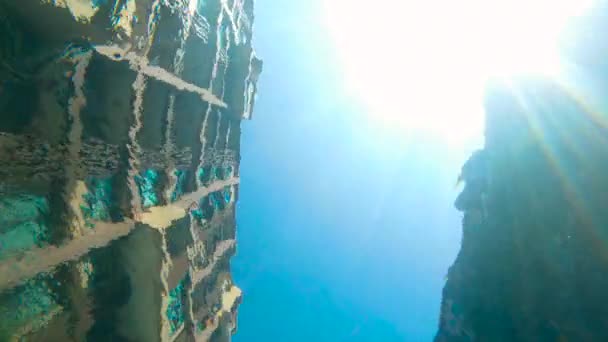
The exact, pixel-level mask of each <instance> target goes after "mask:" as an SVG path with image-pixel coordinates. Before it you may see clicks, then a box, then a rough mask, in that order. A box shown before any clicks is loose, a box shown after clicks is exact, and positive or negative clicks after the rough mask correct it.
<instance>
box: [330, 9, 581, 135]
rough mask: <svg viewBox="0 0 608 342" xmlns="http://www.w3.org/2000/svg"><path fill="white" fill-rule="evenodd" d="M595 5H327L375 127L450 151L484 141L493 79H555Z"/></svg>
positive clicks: (342, 56) (350, 76)
mask: <svg viewBox="0 0 608 342" xmlns="http://www.w3.org/2000/svg"><path fill="white" fill-rule="evenodd" d="M590 2H591V0H496V1H491V0H464V1H447V0H445V1H433V0H376V1H367V0H366V1H363V0H325V1H324V7H325V8H324V11H325V16H326V17H325V19H326V25H327V31H328V33H329V34H330V36H331V39H332V42H333V44H334V45H335V46H336V52H337V56H338V59H339V61H340V65H341V66H342V68H343V70H342V71H343V74H344V80H345V82H346V85H347V87H348V89H349V91H350V92H351V93H352V94H354V95H355V96H356V97H357V98H359V99H360V100H361V101H362V103H363V104H364V105H365V106H366V107H367V109H368V111H369V113H370V117H371V118H372V119H373V120H372V121H374V122H377V123H381V124H383V125H385V126H386V127H392V128H398V129H400V130H403V131H404V133H405V134H409V135H419V134H424V135H427V136H428V135H430V136H432V137H433V138H437V139H440V140H442V141H445V142H447V143H450V144H453V143H458V144H463V143H467V142H469V141H470V140H477V139H481V134H482V130H483V110H482V108H481V95H482V92H483V85H484V82H485V80H487V78H488V77H508V76H511V75H514V74H519V73H542V74H547V75H554V74H556V73H557V72H558V69H559V55H558V53H557V50H556V45H557V38H558V35H559V33H560V30H562V29H563V27H564V25H565V24H566V23H567V21H568V20H569V18H571V17H572V16H576V15H580V14H582V12H583V11H584V10H585V9H586V8H588V7H589V5H590Z"/></svg>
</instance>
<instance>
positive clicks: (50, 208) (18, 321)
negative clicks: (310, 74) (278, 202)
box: [0, 0, 261, 341]
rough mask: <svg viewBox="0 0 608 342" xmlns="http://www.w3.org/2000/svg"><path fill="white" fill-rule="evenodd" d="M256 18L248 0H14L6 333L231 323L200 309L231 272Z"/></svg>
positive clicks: (4, 226) (149, 332)
mask: <svg viewBox="0 0 608 342" xmlns="http://www.w3.org/2000/svg"><path fill="white" fill-rule="evenodd" d="M252 21H253V1H251V0H231V1H221V0H213V1H204V2H201V1H183V2H168V1H158V0H128V1H123V0H108V1H88V0H74V1H43V0H19V1H17V0H0V32H2V33H3V34H2V38H1V39H2V40H1V44H0V113H1V115H0V226H1V227H0V308H2V311H1V312H0V314H1V315H3V317H4V318H3V319H0V334H2V335H1V336H2V337H0V339H2V340H4V339H9V338H10V339H20V338H24V339H25V340H32V341H44V340H45V338H52V339H54V340H69V339H72V340H78V341H79V340H85V339H86V340H89V341H105V340H107V339H108V338H109V339H115V340H132V341H140V340H141V341H152V340H156V339H158V340H163V341H168V340H173V339H176V340H190V339H194V338H198V339H199V340H200V339H204V337H205V336H212V335H213V334H214V331H215V330H216V329H218V330H222V331H224V330H225V328H226V326H231V325H233V324H235V317H234V315H233V314H230V315H225V316H224V318H223V319H222V320H221V321H220V320H217V321H216V322H215V324H213V325H209V326H208V327H206V329H203V330H201V329H200V328H201V323H202V322H201V321H200V319H197V317H196V315H195V313H194V311H193V307H196V308H197V309H201V310H206V309H210V308H206V309H205V306H206V305H209V304H208V303H214V302H217V301H218V300H219V301H221V298H222V296H223V295H224V293H225V292H226V291H228V289H227V288H225V287H223V285H224V283H222V284H220V283H216V282H214V281H211V280H210V279H207V278H213V279H215V275H216V274H217V272H219V269H221V272H223V273H222V274H223V276H222V279H224V280H225V281H228V282H231V280H230V275H229V270H230V265H229V258H230V257H231V256H232V254H233V252H234V249H233V247H234V243H235V242H234V238H235V236H236V234H235V229H236V223H235V219H234V218H235V217H234V216H235V202H236V200H237V198H238V183H239V178H238V174H239V173H238V170H239V160H240V122H241V120H242V119H244V118H249V117H250V116H251V112H250V111H251V107H252V105H253V101H254V98H255V93H254V92H253V93H252V89H253V90H255V83H256V82H257V79H258V76H259V72H261V61H259V60H258V59H257V57H255V52H254V50H253V48H252V46H251V40H252V24H253V23H252ZM246 89H248V90H246ZM158 213H170V214H171V216H170V217H165V218H164V220H158V218H159V217H158V215H156V214H158ZM203 283H204V284H206V285H205V286H206V287H213V286H217V287H218V288H217V289H216V290H213V289H211V288H209V289H210V290H211V291H210V292H209V293H210V294H211V295H210V296H211V297H213V296H216V297H217V298H215V299H214V298H211V297H209V296H207V298H204V301H203V302H200V303H199V302H195V300H193V299H192V298H191V295H192V293H193V292H194V290H195V288H197V286H200V284H203ZM176 289H179V291H177V292H179V293H177V292H176ZM239 293H240V292H239ZM24 297H27V298H28V299H27V300H22V299H23V298H24ZM232 305H233V306H236V305H238V301H234V302H233V303H232ZM230 309H233V308H230ZM136 317H137V318H138V319H137V320H138V322H139V323H142V322H144V321H145V324H135V323H137V322H135V321H134V319H136ZM133 322H135V323H133ZM131 323H133V324H131Z"/></svg>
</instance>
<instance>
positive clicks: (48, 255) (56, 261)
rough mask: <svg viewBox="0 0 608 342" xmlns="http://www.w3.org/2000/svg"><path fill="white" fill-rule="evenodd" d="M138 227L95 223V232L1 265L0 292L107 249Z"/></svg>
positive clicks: (15, 258) (92, 231) (9, 260)
mask: <svg viewBox="0 0 608 342" xmlns="http://www.w3.org/2000/svg"><path fill="white" fill-rule="evenodd" d="M134 227H135V223H134V222H133V221H130V220H127V221H124V222H119V223H108V222H95V229H93V230H91V231H89V232H88V233H87V234H85V235H83V236H81V237H78V238H75V239H73V240H70V241H69V242H67V243H65V244H64V245H61V246H48V247H42V248H33V249H31V250H29V251H27V252H25V254H23V255H19V256H15V257H11V258H8V259H6V260H4V261H3V262H2V263H1V264H0V291H2V290H6V289H8V288H12V287H15V286H17V285H19V284H21V283H22V282H24V281H26V280H27V279H30V278H32V277H34V276H36V275H37V274H39V273H42V272H49V271H51V270H53V269H54V268H55V267H57V266H59V265H61V264H63V263H65V262H68V261H71V260H75V259H78V258H80V257H82V256H84V255H86V254H87V253H88V252H89V251H90V250H92V249H94V248H100V247H103V246H106V245H107V244H108V243H110V242H111V241H112V240H116V239H118V238H120V237H123V236H126V235H128V234H129V233H130V232H131V230H133V228H134Z"/></svg>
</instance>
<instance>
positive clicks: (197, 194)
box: [136, 177, 239, 230]
mask: <svg viewBox="0 0 608 342" xmlns="http://www.w3.org/2000/svg"><path fill="white" fill-rule="evenodd" d="M237 184H239V178H238V177H233V178H230V179H227V180H220V181H215V182H213V183H211V184H210V185H208V186H206V187H201V188H200V189H198V190H197V191H194V192H191V193H189V194H185V195H183V196H182V197H181V199H180V200H179V201H176V202H174V203H171V204H168V205H165V206H158V207H151V208H148V209H147V211H145V212H143V213H139V214H138V215H137V217H136V219H137V221H138V222H141V223H143V224H147V225H148V226H150V227H152V228H155V229H158V230H164V229H167V228H169V227H170V226H171V224H172V223H173V221H175V220H179V219H181V218H183V217H184V216H186V215H187V214H188V209H189V208H190V207H191V206H192V204H193V203H198V201H199V200H200V199H201V198H202V197H205V196H207V195H209V194H210V193H212V192H216V191H219V190H222V189H223V188H225V187H227V186H233V185H237Z"/></svg>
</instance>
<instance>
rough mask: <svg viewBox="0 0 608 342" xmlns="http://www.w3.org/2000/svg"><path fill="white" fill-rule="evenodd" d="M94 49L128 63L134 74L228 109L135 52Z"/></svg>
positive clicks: (199, 88) (109, 47)
mask: <svg viewBox="0 0 608 342" xmlns="http://www.w3.org/2000/svg"><path fill="white" fill-rule="evenodd" d="M94 48H95V51H97V53H99V54H100V55H102V56H105V57H107V58H109V59H111V60H113V61H128V62H129V65H130V66H131V69H132V70H134V71H135V72H141V73H143V74H144V75H146V76H148V77H151V78H153V79H155V80H158V81H161V82H163V83H165V84H168V85H170V86H173V87H174V88H176V89H178V90H183V91H188V92H191V93H195V94H198V95H200V97H201V99H202V100H203V101H206V102H208V103H210V104H212V105H215V106H218V107H222V108H227V107H228V105H226V103H225V102H224V101H222V100H221V99H219V98H218V97H217V96H215V95H213V93H212V92H211V91H210V90H209V89H204V88H201V87H199V86H197V85H194V84H192V83H189V82H187V81H185V80H183V79H181V78H179V77H178V76H176V75H175V74H173V73H171V72H169V71H167V70H165V69H163V68H161V67H158V66H154V65H150V64H149V63H148V59H147V58H145V57H142V56H139V55H137V54H136V53H135V52H132V51H129V50H125V49H122V48H120V47H118V46H108V45H96V46H94Z"/></svg>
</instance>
